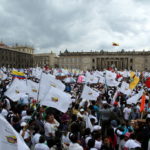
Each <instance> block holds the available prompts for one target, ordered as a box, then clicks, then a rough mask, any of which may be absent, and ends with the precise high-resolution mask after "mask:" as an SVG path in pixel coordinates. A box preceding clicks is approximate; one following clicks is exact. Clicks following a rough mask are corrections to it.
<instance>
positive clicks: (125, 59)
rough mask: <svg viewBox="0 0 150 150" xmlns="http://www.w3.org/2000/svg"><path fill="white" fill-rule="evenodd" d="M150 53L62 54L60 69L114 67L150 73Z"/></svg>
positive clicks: (101, 52) (103, 52) (102, 52)
mask: <svg viewBox="0 0 150 150" xmlns="http://www.w3.org/2000/svg"><path fill="white" fill-rule="evenodd" d="M149 64H150V51H138V52H137V51H136V52H135V51H132V52H131V51H129V52H126V51H123V50H122V51H120V52H105V51H103V50H102V51H100V52H68V51H65V52H64V53H60V55H59V67H63V68H77V69H81V70H87V69H90V70H91V69H99V70H102V69H106V68H109V67H111V66H112V65H113V66H115V67H116V68H118V70H123V69H128V70H138V71H146V70H147V71H150V65H149Z"/></svg>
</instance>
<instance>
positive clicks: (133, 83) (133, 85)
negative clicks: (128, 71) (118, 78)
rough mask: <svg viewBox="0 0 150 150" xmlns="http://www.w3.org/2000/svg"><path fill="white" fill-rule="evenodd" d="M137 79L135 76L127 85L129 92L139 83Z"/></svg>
mask: <svg viewBox="0 0 150 150" xmlns="http://www.w3.org/2000/svg"><path fill="white" fill-rule="evenodd" d="M139 80H140V79H139V77H137V76H135V77H134V78H133V81H131V83H130V85H129V88H130V89H131V90H133V89H134V88H135V87H136V85H137V84H138V83H139Z"/></svg>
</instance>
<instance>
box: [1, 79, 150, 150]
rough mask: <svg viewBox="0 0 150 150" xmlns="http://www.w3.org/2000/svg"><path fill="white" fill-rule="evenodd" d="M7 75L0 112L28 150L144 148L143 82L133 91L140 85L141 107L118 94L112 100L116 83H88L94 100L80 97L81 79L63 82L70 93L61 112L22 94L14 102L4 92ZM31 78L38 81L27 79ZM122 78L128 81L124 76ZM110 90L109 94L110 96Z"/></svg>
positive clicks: (147, 117)
mask: <svg viewBox="0 0 150 150" xmlns="http://www.w3.org/2000/svg"><path fill="white" fill-rule="evenodd" d="M12 80H13V79H5V80H2V81H1V84H0V99H1V101H0V113H1V115H2V116H4V117H5V118H6V119H7V121H8V122H9V123H10V124H11V125H12V126H13V128H14V129H15V130H16V131H17V132H18V133H19V134H20V135H21V136H22V138H23V139H24V141H25V143H26V144H27V145H28V147H29V148H30V149H33V150H150V106H149V102H150V91H149V88H146V87H145V86H144V80H143V79H141V77H140V82H139V83H138V84H137V85H136V87H135V88H134V89H133V91H134V92H135V93H138V91H140V89H141V88H143V89H144V94H145V97H146V100H145V105H144V111H142V112H141V111H140V107H141V101H140V99H139V101H138V102H137V103H134V104H128V103H127V98H128V97H127V95H125V94H124V93H121V92H119V93H118V95H117V96H116V98H115V101H114V103H112V97H113V96H114V94H115V93H116V90H117V87H113V86H111V87H109V86H107V87H106V85H105V84H103V83H96V84H88V83H87V85H88V86H89V87H91V88H92V89H96V90H97V91H99V92H100V94H99V96H98V97H97V100H92V99H91V100H86V99H83V98H82V97H81V94H82V91H83V88H84V85H85V84H83V83H77V82H75V83H64V84H65V87H66V88H65V92H66V93H69V94H71V100H72V102H71V105H70V106H69V108H68V111H67V112H66V113H62V112H61V111H59V110H57V109H55V108H52V107H47V106H41V105H40V104H39V103H38V102H37V100H35V99H33V98H32V97H29V96H28V95H26V96H24V97H21V98H20V100H19V101H17V102H14V101H12V100H11V99H10V98H9V97H7V96H5V92H6V91H7V89H8V88H9V84H10V83H11V82H12ZM32 80H34V81H35V82H40V81H39V80H36V79H34V78H32ZM122 80H126V81H128V80H129V78H126V79H125V78H123V79H122ZM110 93H111V94H110Z"/></svg>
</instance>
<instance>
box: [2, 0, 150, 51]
mask: <svg viewBox="0 0 150 150" xmlns="http://www.w3.org/2000/svg"><path fill="white" fill-rule="evenodd" d="M149 8H150V0H0V41H3V42H4V43H6V44H8V45H15V43H18V44H19V45H29V46H33V47H34V48H35V52H36V53H45V52H51V51H53V52H55V53H59V52H60V51H61V52H63V51H65V50H66V49H67V50H68V51H74V52H75V51H78V52H79V51H91V50H92V51H100V50H102V49H103V50H104V51H120V50H121V49H124V50H127V51H132V50H135V51H136V50H137V51H138V50H143V49H144V50H145V51H146V50H150V17H149V15H150V9H149ZM112 42H116V43H119V45H120V46H119V47H113V46H112Z"/></svg>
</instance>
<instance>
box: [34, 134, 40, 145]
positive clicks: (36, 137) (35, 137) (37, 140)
mask: <svg viewBox="0 0 150 150" xmlns="http://www.w3.org/2000/svg"><path fill="white" fill-rule="evenodd" d="M40 136H41V134H39V133H36V134H35V135H34V136H33V137H32V143H33V145H35V144H37V143H39V139H40Z"/></svg>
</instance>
